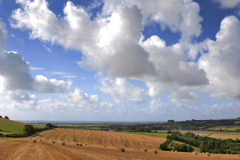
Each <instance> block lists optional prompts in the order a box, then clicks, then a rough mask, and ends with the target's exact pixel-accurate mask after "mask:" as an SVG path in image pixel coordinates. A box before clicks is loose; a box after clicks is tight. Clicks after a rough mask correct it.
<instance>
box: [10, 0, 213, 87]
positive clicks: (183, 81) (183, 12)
mask: <svg viewBox="0 0 240 160" xmlns="http://www.w3.org/2000/svg"><path fill="white" fill-rule="evenodd" d="M17 2H18V3H20V4H21V5H22V9H20V8H19V9H17V10H15V11H14V12H13V13H12V20H11V26H12V27H14V28H20V29H28V30H30V31H31V32H30V33H31V34H30V37H31V38H39V39H41V40H44V41H50V42H52V43H57V44H60V45H62V46H64V47H65V48H68V49H77V50H79V51H81V52H82V53H83V55H84V56H83V57H82V60H81V61H80V62H79V65H81V66H87V67H90V68H93V69H95V70H98V71H107V73H108V75H109V76H111V77H113V78H115V77H124V78H134V79H139V80H143V81H146V80H148V81H161V82H164V83H165V82H167V81H171V82H172V83H177V84H178V85H184V86H185V85H186V86H199V85H205V84H208V80H207V79H206V77H205V72H204V71H203V70H199V69H198V68H197V65H196V64H194V63H188V62H186V57H185V56H184V47H183V46H182V45H181V44H176V45H174V46H172V47H170V48H168V47H166V46H165V45H164V46H162V47H158V46H154V45H152V44H150V43H152V41H159V40H158V39H157V38H155V37H151V38H150V39H149V40H147V41H146V42H142V41H143V37H142V36H141V32H140V31H141V30H143V28H144V25H147V23H146V22H147V21H148V22H149V21H154V22H156V23H159V24H160V25H161V26H162V28H164V27H166V26H168V27H169V28H170V29H171V30H172V31H173V32H177V31H179V32H181V33H182V36H183V37H182V38H183V39H185V38H184V37H192V36H199V34H200V33H201V25H200V22H201V21H202V18H201V17H200V16H199V5H198V4H197V3H195V2H193V1H191V0H187V1H186V0H185V1H179V0H171V2H170V1H169V2H166V1H151V2H148V5H151V6H152V8H153V9H151V10H150V9H149V8H148V7H144V6H146V4H145V3H146V1H134V0H129V1H124V2H122V1H104V7H103V10H102V12H101V13H102V14H99V15H98V16H97V17H95V19H94V20H91V19H90V15H89V14H88V13H87V12H86V11H85V10H84V8H83V7H81V6H75V5H74V4H73V3H72V2H69V1H68V2H67V4H66V6H65V8H64V17H61V18H59V17H57V16H56V15H55V14H54V13H53V12H52V11H50V10H49V9H48V3H47V1H46V0H35V1H20V0H18V1H17ZM182 7H183V8H182ZM190 22H191V23H190ZM187 39H188V38H187ZM139 42H140V44H139ZM153 43H155V42H153ZM156 43H157V42H156ZM181 48H183V49H181ZM178 49H180V51H177V50H178ZM169 52H170V54H169ZM175 56H176V57H175ZM162 58H164V60H163V59H162ZM168 63H169V64H168ZM188 77H191V78H188Z"/></svg>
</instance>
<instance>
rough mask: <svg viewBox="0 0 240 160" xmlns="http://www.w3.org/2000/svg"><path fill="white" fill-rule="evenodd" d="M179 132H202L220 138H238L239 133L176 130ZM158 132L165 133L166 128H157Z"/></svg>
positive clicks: (204, 134)
mask: <svg viewBox="0 0 240 160" xmlns="http://www.w3.org/2000/svg"><path fill="white" fill-rule="evenodd" d="M178 131H179V132H181V133H187V132H191V133H195V134H203V136H209V137H211V138H220V139H236V138H239V139H240V133H236V132H217V131H194V130H178ZM158 132H160V133H167V130H158Z"/></svg>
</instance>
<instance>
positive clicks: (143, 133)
mask: <svg viewBox="0 0 240 160" xmlns="http://www.w3.org/2000/svg"><path fill="white" fill-rule="evenodd" d="M115 132H121V133H130V134H140V135H146V136H154V137H161V138H166V137H167V135H170V134H167V133H152V132H151V133H149V132H129V131H115Z"/></svg>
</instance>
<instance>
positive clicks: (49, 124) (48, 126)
mask: <svg viewBox="0 0 240 160" xmlns="http://www.w3.org/2000/svg"><path fill="white" fill-rule="evenodd" d="M46 128H49V129H52V128H54V126H53V125H52V124H51V123H47V124H46Z"/></svg>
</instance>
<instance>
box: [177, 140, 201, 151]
mask: <svg viewBox="0 0 240 160" xmlns="http://www.w3.org/2000/svg"><path fill="white" fill-rule="evenodd" d="M172 141H174V143H179V144H186V145H188V146H192V145H190V144H187V143H183V142H179V141H175V140H172ZM192 147H193V148H194V151H197V152H200V148H198V147H195V146H192Z"/></svg>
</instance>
